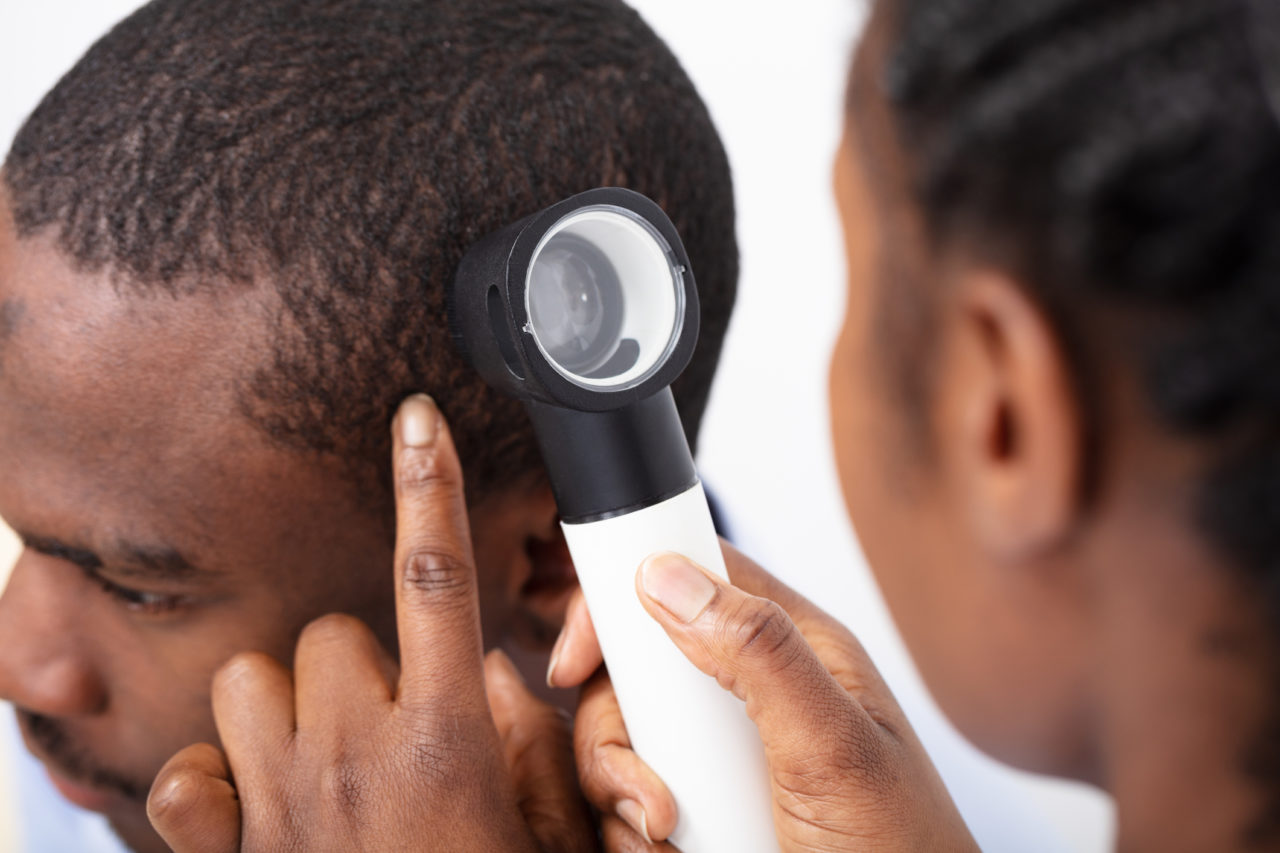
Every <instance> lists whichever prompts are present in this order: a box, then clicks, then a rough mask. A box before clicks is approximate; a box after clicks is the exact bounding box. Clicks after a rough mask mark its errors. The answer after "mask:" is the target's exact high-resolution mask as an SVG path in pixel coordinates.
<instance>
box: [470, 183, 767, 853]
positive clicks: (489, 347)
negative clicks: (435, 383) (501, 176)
mask: <svg viewBox="0 0 1280 853" xmlns="http://www.w3.org/2000/svg"><path fill="white" fill-rule="evenodd" d="M450 320H451V324H452V326H453V329H454V334H455V337H456V339H457V341H458V343H459V346H460V347H461V349H462V350H463V352H464V353H466V355H467V357H468V358H469V360H470V361H471V363H472V364H473V365H474V366H475V367H476V369H477V370H479V371H480V373H481V374H482V375H483V376H484V377H485V379H486V380H487V381H488V382H489V383H490V384H491V385H494V386H495V387H497V388H500V389H502V390H504V391H506V392H508V393H510V394H512V395H514V396H516V397H518V398H520V399H521V400H523V401H524V403H525V406H526V408H527V410H528V413H529V417H530V420H531V421H532V422H533V426H534V430H535V432H536V435H537V439H538V443H539V446H540V447H541V450H542V455H543V460H544V462H545V463H546V468H547V473H548V475H549V477H550V480H551V487H552V490H553V492H554V493H555V496H556V503H557V506H558V507H559V510H560V515H561V519H562V521H563V528H564V535H565V539H566V541H567V542H568V545H569V550H570V553H571V554H572V556H573V561H574V565H575V567H576V568H577V572H578V578H579V580H580V582H581V584H582V589H583V591H584V593H585V595H586V600H587V605H588V607H589V608H590V610H591V614H592V618H593V620H594V623H595V626H596V631H597V633H598V635H599V639H600V645H601V648H602V649H603V652H604V659H605V662H606V663H607V664H608V666H609V671H610V674H611V676H612V680H613V685H614V688H615V689H616V691H617V695H618V701H619V703H620V705H621V707H622V715H623V717H624V719H625V721H626V728H627V732H628V733H629V735H630V738H631V743H632V744H634V746H635V748H636V751H637V752H638V753H639V754H640V755H641V757H643V758H644V760H645V761H646V762H648V764H649V765H650V766H651V767H652V768H653V769H654V770H655V771H656V772H657V774H658V775H659V776H660V777H661V778H662V780H663V781H664V782H665V783H666V785H667V787H668V788H669V789H670V790H671V793H672V795H673V796H674V797H675V801H676V804H677V808H678V811H679V817H678V823H677V825H676V828H675V831H674V832H673V833H672V836H671V840H672V841H673V842H674V843H675V844H676V845H678V846H679V847H680V848H681V849H682V850H684V851H685V853H715V851H734V853H755V851H759V853H769V851H775V850H777V849H778V848H777V839H776V838H775V835H774V829H773V815H772V809H771V802H772V800H771V796H770V789H769V778H768V770H767V767H766V765H765V760H764V751H763V748H762V746H761V744H760V739H759V736H758V734H757V732H756V728H755V726H754V724H753V723H752V722H751V720H750V719H748V717H747V715H746V710H745V709H744V707H743V704H742V702H741V701H740V700H739V699H737V698H736V697H734V696H733V695H732V694H729V693H726V692H725V691H723V690H721V689H720V687H719V685H717V684H716V683H715V681H714V680H712V679H710V678H708V677H707V676H706V675H704V674H703V673H701V672H699V671H698V670H697V669H696V668H695V667H693V666H692V665H691V664H690V663H689V662H688V661H687V660H686V659H685V658H684V656H683V655H681V654H680V652H679V651H678V650H677V649H676V648H675V647H674V646H672V645H671V643H670V641H669V640H668V639H667V638H666V636H665V635H664V634H663V633H662V630H661V629H660V628H659V627H658V625H657V624H655V623H654V622H653V620H652V619H650V618H649V617H648V615H647V614H646V613H645V612H644V610H643V608H642V607H641V606H640V603H639V601H638V600H637V598H636V595H635V587H634V584H633V578H634V576H635V570H636V567H637V566H638V565H640V563H641V562H642V561H643V560H644V559H645V558H646V557H648V556H649V555H650V554H652V553H654V552H655V551H678V552H680V553H682V554H686V555H688V556H690V557H692V558H693V559H695V560H697V561H699V562H700V563H701V564H702V565H704V566H707V567H709V568H710V569H711V570H712V571H715V572H718V573H719V574H720V575H721V576H725V570H724V564H723V562H722V560H721V555H720V545H719V541H718V539H717V538H716V534H715V529H714V526H713V525H712V522H711V515H710V512H709V511H708V508H707V503H706V498H705V496H704V495H703V492H702V486H701V484H700V482H699V480H698V475H697V471H696V470H695V469H694V465H693V458H692V455H691V454H690V452H689V445H688V443H687V441H686V439H685V435H684V430H683V428H682V426H681V424H680V419H679V415H678V414H677V412H676V408H675V402H674V399H673V398H672V395H671V390H670V387H669V386H670V385H671V382H672V381H673V380H674V379H675V378H676V377H677V376H678V375H679V374H680V372H681V371H682V370H683V369H684V367H685V365H686V364H687V363H688V361H689V358H690V356H691V355H692V353H693V347H694V344H695V342H696V340H697V331H698V301H697V291H696V290H695V288H694V284H693V273H692V271H691V270H690V268H689V261H688V257H687V256H686V255H685V251H684V247H683V245H682V244H681V242H680V237H679V235H678V234H677V233H676V231H675V227H674V226H673V225H672V224H671V221H670V220H669V219H668V218H667V217H666V215H665V214H664V213H663V212H662V210H661V209H660V208H659V207H658V206H657V205H656V204H654V203H653V202H652V201H650V200H648V199H646V198H645V197H643V196H641V195H638V194H636V193H633V192H630V191H628V190H623V189H617V188H604V189H598V190H591V191H589V192H586V193H582V194H581V195H578V196H575V197H573V198H571V199H568V200H566V201H563V202H560V203H559V204H556V205H553V206H551V207H549V208H547V209H546V210H544V211H542V212H540V213H537V214H535V215H533V216H530V217H528V218H527V219H524V220H522V221H520V222H517V223H515V224H513V225H510V226H508V227H507V228H504V229H502V230H501V231H498V232H496V233H494V234H491V235H489V236H488V237H486V238H484V239H482V240H481V241H479V242H478V243H477V244H476V245H475V246H473V247H472V248H471V250H470V251H469V252H468V253H467V256H466V257H465V258H464V260H463V261H462V264H461V265H460V267H459V269H458V274H457V277H456V280H455V283H454V287H453V290H452V293H451V301H450Z"/></svg>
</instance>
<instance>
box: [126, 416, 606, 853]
mask: <svg viewBox="0 0 1280 853" xmlns="http://www.w3.org/2000/svg"><path fill="white" fill-rule="evenodd" d="M394 430H395V446H394V450H393V454H394V457H395V463H394V464H395V480H396V507H397V526H396V530H397V541H396V551H395V560H394V565H395V590H396V614H397V627H398V636H399V644H400V663H401V667H400V668H399V670H398V671H397V668H396V666H395V663H394V662H393V661H392V658H391V656H390V655H389V654H388V653H387V652H386V651H385V649H383V648H382V647H381V646H380V644H379V643H378V641H377V639H376V638H375V637H374V636H373V635H372V633H371V632H370V631H369V629H368V628H367V627H365V626H364V625H363V624H362V623H361V622H359V621H358V620H356V619H353V618H351V617H348V616H336V615H335V616H326V617H324V618H322V619H319V620H316V621H315V622H312V623H311V624H310V625H309V626H307V628H306V630H305V631H304V632H303V635H302V637H301V639H300V640H299V642H298V648H297V653H296V657H295V661H294V667H293V672H292V675H290V672H289V671H288V670H286V669H285V668H284V667H282V666H281V665H280V664H279V663H277V662H276V661H274V660H273V659H271V658H269V657H267V656H264V655H261V654H256V653H248V654H242V655H238V656H236V657H235V658H233V659H232V660H231V661H229V662H228V663H227V664H226V665H225V666H223V667H222V668H221V669H220V670H219V672H218V674H217V676H216V677H215V678H214V688H213V707H214V715H215V717H216V719H217V724H218V732H219V734H220V735H221V738H222V743H223V744H224V746H225V748H226V756H225V758H224V756H223V754H222V753H221V752H219V751H218V750H217V749H215V748H214V747H212V746H208V745H203V744H202V745H198V746H195V747H192V748H190V749H188V750H184V751H183V752H182V753H179V754H178V755H177V756H175V757H174V758H173V760H171V761H170V762H169V763H168V764H167V765H166V767H165V768H164V769H163V770H162V771H161V773H160V775H159V776H158V777H157V779H156V784H155V788H154V790H153V792H152V795H151V799H150V809H149V811H150V814H151V818H152V820H153V821H154V823H155V826H156V828H157V829H158V830H159V831H160V832H161V834H162V835H163V836H164V838H165V840H166V841H168V842H169V844H170V845H171V846H172V848H173V849H174V850H175V851H177V853H205V851H209V853H213V851H226V850H243V851H255V850H262V851H267V850H369V851H383V850H388V851H389V850H417V849H424V848H430V849H442V850H458V851H470V850H474V851H489V850H511V851H531V850H539V849H542V850H554V851H566V853H572V851H580V850H591V849H594V848H595V846H596V845H595V831H594V827H593V826H592V824H591V821H590V816H589V814H588V812H587V810H586V805H585V803H584V802H583V801H582V798H581V796H580V794H579V793H578V789H577V780H576V776H575V773H574V769H573V757H572V752H571V750H570V748H569V732H568V723H567V719H566V718H564V717H563V716H561V715H560V714H558V713H556V711H555V710H554V709H552V708H551V707H550V706H549V705H546V704H544V703H541V702H538V701H537V700H536V699H534V697H533V696H532V695H531V694H530V693H529V692H528V691H527V690H526V689H525V688H524V687H523V685H522V684H521V682H520V678H519V675H518V674H517V673H516V670H515V668H514V667H513V666H512V664H511V662H510V661H509V660H508V659H507V658H506V657H505V656H504V655H503V654H502V653H501V652H494V653H493V654H491V655H490V656H489V659H488V660H487V661H485V662H483V663H482V661H481V638H480V622H479V607H478V600H479V599H478V586H477V584H476V570H475V560H474V557H473V556H472V553H471V542H470V536H469V534H468V529H467V513H466V504H465V501H464V498H463V492H462V468H461V466H460V465H459V463H458V459H457V455H456V452H455V451H454V447H453V441H452V439H451V437H450V434H449V430H448V427H447V426H445V425H444V423H443V418H442V417H441V415H440V412H439V410H438V409H437V408H436V407H435V404H434V403H433V402H432V401H431V399H430V398H429V397H425V396H423V395H416V396H414V397H410V398H409V399H408V400H407V401H406V402H405V403H404V404H403V405H402V406H401V408H400V412H399V414H398V416H397V418H396V423H395V425H394ZM233 778H234V787H233V784H232V779H233ZM388 779H390V780H394V782H395V783H396V784H394V785H388V784H387V780H388ZM241 802H243V803H244V804H245V807H244V809H243V815H241V813H240V812H241V809H240V803H241Z"/></svg>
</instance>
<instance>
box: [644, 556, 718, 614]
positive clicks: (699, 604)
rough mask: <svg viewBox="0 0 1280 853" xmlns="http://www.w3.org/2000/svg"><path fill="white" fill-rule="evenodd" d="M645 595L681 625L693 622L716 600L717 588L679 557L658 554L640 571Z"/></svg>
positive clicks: (692, 565)
mask: <svg viewBox="0 0 1280 853" xmlns="http://www.w3.org/2000/svg"><path fill="white" fill-rule="evenodd" d="M640 585H641V586H642V587H644V591H645V594H646V595H648V596H649V597H650V598H652V599H653V600H654V601H656V602H658V603H659V604H661V605H662V606H663V607H664V608H665V609H666V610H667V611H669V612H670V613H671V615H672V616H674V617H676V618H677V619H679V620H680V621H681V622H692V621H693V620H694V619H697V618H698V617H699V616H701V615H702V611H704V610H706V609H707V605H708V604H710V603H711V599H713V598H715V597H716V585H715V584H713V583H712V582H711V579H710V578H708V577H707V576H706V575H705V574H703V573H702V571H701V570H700V569H699V568H698V567H697V566H695V565H694V564H693V563H690V562H689V561H688V560H686V559H685V558H684V557H681V556H680V555H679V554H657V555H655V556H652V557H650V558H649V559H648V560H646V561H645V563H644V566H643V567H642V568H641V569H640Z"/></svg>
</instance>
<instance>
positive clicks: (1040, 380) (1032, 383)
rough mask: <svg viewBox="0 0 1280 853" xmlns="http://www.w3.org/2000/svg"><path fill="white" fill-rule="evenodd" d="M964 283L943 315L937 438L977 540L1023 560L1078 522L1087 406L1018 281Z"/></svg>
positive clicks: (984, 274)
mask: <svg viewBox="0 0 1280 853" xmlns="http://www.w3.org/2000/svg"><path fill="white" fill-rule="evenodd" d="M957 284H958V286H957V287H955V289H954V290H953V291H952V295H953V296H954V301H953V302H952V303H951V305H950V310H949V311H947V312H946V315H947V316H946V318H945V320H944V322H945V324H946V326H947V327H948V328H945V329H944V330H943V340H944V341H945V342H946V343H945V345H944V352H942V353H941V354H940V355H941V358H940V364H939V371H938V379H939V381H940V386H939V388H938V395H939V396H938V399H939V400H940V401H941V406H940V408H939V410H938V415H939V423H938V424H937V426H938V428H939V430H940V433H939V435H938V439H937V440H938V442H939V445H940V447H941V448H943V460H942V461H943V464H946V465H948V466H949V467H950V468H951V473H952V474H953V475H954V479H953V482H954V483H955V484H956V485H957V486H958V488H959V490H960V492H959V494H958V495H957V496H956V497H957V498H958V499H959V500H960V501H962V505H963V506H965V507H967V510H968V513H969V519H970V523H971V525H972V528H973V532H974V534H975V536H976V537H977V540H978V542H979V544H980V546H982V547H983V548H985V549H986V550H987V551H988V552H989V554H990V555H991V556H992V557H994V558H996V559H1000V560H1017V559H1020V558H1025V557H1028V556H1033V555H1035V554H1038V553H1043V552H1044V551H1046V550H1050V549H1052V548H1054V547H1055V546H1056V545H1058V544H1061V543H1062V542H1063V541H1064V540H1065V539H1066V538H1067V537H1068V536H1069V535H1070V534H1071V532H1072V530H1073V528H1074V526H1075V523H1076V521H1077V515H1078V513H1079V512H1080V510H1081V483H1082V478H1083V465H1084V458H1083V454H1084V447H1083V444H1084V442H1083V430H1082V421H1081V407H1080V405H1079V400H1078V399H1077V396H1076V390H1075V388H1074V386H1073V384H1072V374H1071V369H1070V368H1071V365H1070V364H1069V363H1068V360H1067V357H1066V353H1065V350H1064V349H1063V347H1062V345H1061V342H1060V340H1059V338H1058V336H1057V334H1056V332H1055V331H1054V329H1053V327H1052V325H1051V324H1050V322H1049V320H1048V317H1047V316H1046V315H1045V313H1044V312H1043V310H1042V309H1041V308H1040V307H1039V306H1038V305H1037V304H1036V303H1035V302H1034V301H1033V300H1032V299H1030V298H1029V297H1028V296H1027V294H1026V293H1025V292H1024V291H1023V290H1022V288H1020V287H1019V286H1018V285H1017V283H1016V282H1014V281H1012V280H1011V279H1009V278H1008V277H1005V276H1003V275H1000V274H998V273H993V272H988V271H981V272H976V273H969V274H966V276H965V277H964V278H963V280H962V281H960V282H958V283H957Z"/></svg>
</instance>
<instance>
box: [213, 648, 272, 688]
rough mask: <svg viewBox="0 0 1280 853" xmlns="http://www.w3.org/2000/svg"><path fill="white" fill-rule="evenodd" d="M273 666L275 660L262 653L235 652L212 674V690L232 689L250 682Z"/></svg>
mask: <svg viewBox="0 0 1280 853" xmlns="http://www.w3.org/2000/svg"><path fill="white" fill-rule="evenodd" d="M274 665H275V660H274V659H273V658H272V657H271V656H270V655H268V654H266V653H264V652H237V653H236V654H234V655H232V656H231V658H230V659H229V660H227V662H226V663H224V664H223V665H222V666H220V667H218V669H217V671H215V672H214V674H213V689H214V690H215V691H223V690H228V689H234V688H235V687H236V686H237V685H240V684H243V683H244V682H246V681H252V680H253V679H255V678H257V677H258V676H259V675H261V674H262V673H263V672H264V671H265V670H266V669H268V668H269V667H271V666H274Z"/></svg>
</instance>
